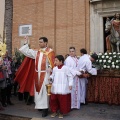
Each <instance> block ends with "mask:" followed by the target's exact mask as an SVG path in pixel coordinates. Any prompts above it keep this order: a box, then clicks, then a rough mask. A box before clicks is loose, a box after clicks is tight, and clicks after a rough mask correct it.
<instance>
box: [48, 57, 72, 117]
mask: <svg viewBox="0 0 120 120" xmlns="http://www.w3.org/2000/svg"><path fill="white" fill-rule="evenodd" d="M63 64H64V57H63V56H62V55H58V56H56V57H55V65H56V67H54V68H53V72H52V75H51V76H50V80H51V81H52V87H51V96H50V108H51V111H52V113H53V114H52V115H51V117H55V116H56V115H57V114H58V111H59V118H63V114H67V113H68V112H70V110H71V89H72V85H73V78H72V75H71V73H70V70H69V68H68V67H67V66H65V65H63Z"/></svg>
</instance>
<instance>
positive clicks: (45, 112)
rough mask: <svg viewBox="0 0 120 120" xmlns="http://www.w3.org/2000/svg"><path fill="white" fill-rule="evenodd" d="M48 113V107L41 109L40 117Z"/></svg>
mask: <svg viewBox="0 0 120 120" xmlns="http://www.w3.org/2000/svg"><path fill="white" fill-rule="evenodd" d="M47 115H48V109H43V110H42V117H46V116H47Z"/></svg>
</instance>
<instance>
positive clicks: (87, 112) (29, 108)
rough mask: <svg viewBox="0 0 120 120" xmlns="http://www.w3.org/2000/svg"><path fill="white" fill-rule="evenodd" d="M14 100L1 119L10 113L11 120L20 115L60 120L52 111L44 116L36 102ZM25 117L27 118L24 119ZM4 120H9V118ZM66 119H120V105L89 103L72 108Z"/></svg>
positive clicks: (44, 119)
mask: <svg viewBox="0 0 120 120" xmlns="http://www.w3.org/2000/svg"><path fill="white" fill-rule="evenodd" d="M12 101H13V102H14V104H15V105H13V106H10V105H9V106H7V107H6V108H5V110H4V111H0V119H1V118H2V115H3V118H4V116H5V115H10V116H14V117H15V118H14V119H10V120H17V116H19V117H18V118H19V119H18V120H29V119H31V120H58V116H56V117H55V118H50V112H49V115H48V116H47V117H46V118H42V117H41V112H40V111H38V110H35V109H34V104H32V105H26V104H25V102H24V101H19V100H18V98H17V97H14V96H13V97H12ZM20 117H21V119H20ZM24 117H26V119H23V118H24ZM11 118H12V117H11ZM1 120H3V119H1ZM4 120H7V118H6V119H4ZM64 120H120V106H116V105H108V104H95V103H89V104H88V105H83V106H81V109H80V110H72V111H71V112H70V113H69V114H68V115H66V116H64Z"/></svg>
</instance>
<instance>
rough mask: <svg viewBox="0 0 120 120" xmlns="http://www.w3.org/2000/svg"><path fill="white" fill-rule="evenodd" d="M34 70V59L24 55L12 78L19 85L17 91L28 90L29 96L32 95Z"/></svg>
mask: <svg viewBox="0 0 120 120" xmlns="http://www.w3.org/2000/svg"><path fill="white" fill-rule="evenodd" d="M34 71H35V60H34V59H31V58H28V57H25V59H24V60H23V62H22V64H21V66H20V67H19V69H18V71H17V72H16V77H15V79H14V80H15V81H17V82H18V84H19V85H20V89H19V92H21V93H23V92H29V93H30V95H31V96H33V95H34V73H35V72H34Z"/></svg>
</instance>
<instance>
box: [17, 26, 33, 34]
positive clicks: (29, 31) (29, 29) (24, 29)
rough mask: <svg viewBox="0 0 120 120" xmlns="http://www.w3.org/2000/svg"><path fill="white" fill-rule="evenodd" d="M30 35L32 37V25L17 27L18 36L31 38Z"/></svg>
mask: <svg viewBox="0 0 120 120" xmlns="http://www.w3.org/2000/svg"><path fill="white" fill-rule="evenodd" d="M31 35H32V25H20V26H19V36H31Z"/></svg>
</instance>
